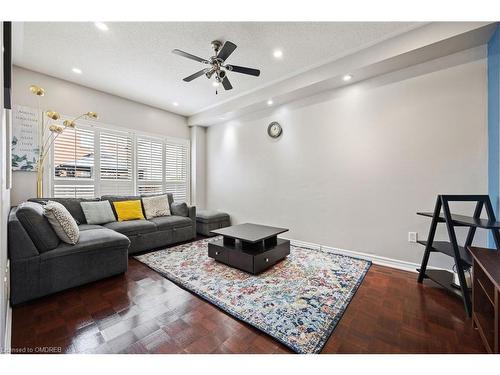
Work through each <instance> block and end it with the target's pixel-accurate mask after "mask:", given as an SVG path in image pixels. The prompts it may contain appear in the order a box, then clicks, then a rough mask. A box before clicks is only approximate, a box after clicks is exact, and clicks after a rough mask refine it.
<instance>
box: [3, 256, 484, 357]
mask: <svg viewBox="0 0 500 375" xmlns="http://www.w3.org/2000/svg"><path fill="white" fill-rule="evenodd" d="M416 278H417V275H416V274H413V273H409V272H404V271H398V270H394V269H391V268H386V267H381V266H375V265H374V266H372V267H371V269H370V270H369V272H368V274H367V275H366V277H365V280H364V281H363V283H362V285H361V286H360V288H359V290H358V292H357V293H356V295H355V296H354V298H353V300H352V302H351V304H350V305H349V307H348V308H347V310H346V312H345V314H344V316H343V317H342V319H341V320H340V323H339V324H338V326H337V328H336V329H335V331H334V332H333V334H332V335H331V337H330V339H329V341H328V342H327V344H326V345H325V347H324V349H323V353H483V352H484V348H483V346H482V343H481V340H480V337H479V334H478V333H477V332H476V331H475V330H474V329H473V327H472V321H471V320H470V319H468V318H466V315H465V312H464V309H463V306H462V302H461V300H460V299H459V298H457V297H456V296H453V295H450V294H448V293H447V292H446V291H444V290H442V289H440V288H438V287H435V286H433V285H431V284H430V283H429V284H425V285H420V284H417V282H416ZM12 348H13V352H21V353H23V352H32V353H37V352H44V353H47V352H56V353H58V352H62V353H290V350H289V349H287V348H286V347H284V346H283V345H281V344H280V343H278V342H277V341H275V340H274V339H272V338H271V337H269V336H267V335H266V334H264V333H261V332H260V331H258V330H256V329H254V328H252V327H250V326H248V325H246V324H245V323H242V322H240V321H238V320H236V319H234V318H232V317H231V316H229V315H228V314H226V313H224V312H223V311H221V310H219V309H218V308H216V307H214V306H213V305H211V304H209V303H207V302H205V301H204V300H202V299H200V298H199V297H197V296H195V295H193V294H191V293H190V292H188V291H186V290H184V289H182V288H180V287H178V286H177V285H175V284H173V283H172V282H170V281H169V280H167V279H165V278H163V277H162V276H160V275H159V274H157V273H156V272H154V271H152V270H151V269H149V268H148V267H146V266H144V265H143V264H141V263H140V262H138V261H136V260H135V259H132V258H130V259H129V270H128V271H127V273H126V274H125V275H121V276H116V277H112V278H108V279H105V280H102V281H98V282H94V283H92V284H89V285H85V286H82V287H78V288H74V289H71V290H68V291H64V292H61V293H58V294H55V295H53V296H49V297H45V298H41V299H39V300H37V301H34V302H31V303H27V304H24V305H21V306H17V307H14V308H13V327H12Z"/></svg>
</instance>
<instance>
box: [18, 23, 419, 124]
mask: <svg viewBox="0 0 500 375" xmlns="http://www.w3.org/2000/svg"><path fill="white" fill-rule="evenodd" d="M107 25H108V27H109V30H108V31H106V32H103V31H100V30H98V29H97V28H96V27H95V26H94V24H93V23H91V22H90V23H75V22H72V23H68V22H64V23H56V22H36V23H34V22H25V23H18V24H15V25H14V63H15V64H16V65H19V66H21V67H25V68H28V69H32V70H35V71H38V72H42V73H45V74H48V75H51V76H54V77H58V78H62V79H66V80H68V81H72V82H76V83H79V84H82V85H85V86H88V87H91V88H94V89H97V90H101V91H105V92H108V93H111V94H115V95H119V96H122V97H125V98H128V99H132V100H135V101H138V102H141V103H145V104H149V105H152V106H155V107H158V108H163V109H166V110H169V111H172V112H176V113H179V114H182V115H186V116H188V115H192V114H194V113H198V112H200V111H203V110H204V109H207V108H209V107H212V106H214V105H217V104H218V103H220V102H222V101H227V100H229V99H231V98H234V97H236V96H239V95H242V94H244V93H248V92H250V91H254V90H258V89H259V88H261V87H263V86H265V85H267V84H269V83H271V82H276V81H279V80H281V79H284V78H287V77H290V76H292V75H294V74H298V73H300V72H302V71H304V70H307V69H308V68H311V67H313V66H317V65H319V64H322V63H326V62H328V61H331V60H333V59H336V58H339V57H341V56H344V55H346V54H348V53H352V52H354V51H356V50H359V49H361V48H364V47H367V46H369V45H372V44H374V43H377V42H380V41H382V40H385V39H387V38H389V37H392V36H395V35H398V34H401V33H403V32H406V31H409V30H411V29H413V28H415V27H418V26H420V24H418V23H401V22H382V23H381V22H375V23H370V22H354V23H352V22H350V23H339V22H331V23H325V22H317V23H309V22H269V23H261V22H248V23H245V22H238V23H223V22H162V23H149V22H128V23H126V22H109V23H107ZM213 39H219V40H221V41H225V40H231V41H232V42H234V43H235V44H236V45H237V46H238V48H237V49H236V51H235V52H234V53H233V54H232V55H231V56H230V57H229V59H228V60H227V62H228V63H232V64H235V65H243V66H248V67H254V68H258V69H260V70H261V75H260V77H252V76H246V75H242V74H237V73H231V72H230V73H229V78H230V80H231V83H232V84H233V87H234V89H233V90H231V91H227V92H225V91H224V90H221V89H219V94H218V95H216V94H215V88H214V87H213V86H212V85H211V83H210V82H209V81H208V80H207V79H206V78H205V77H200V78H198V79H196V80H194V81H192V82H191V83H185V82H183V81H182V78H184V77H186V76H188V75H190V74H192V73H194V72H196V71H197V70H200V69H202V68H203V64H201V63H197V62H196V61H192V60H188V59H185V58H182V57H180V56H177V55H174V54H172V53H171V51H172V49H174V48H178V49H182V50H184V51H187V52H189V53H192V54H194V55H198V56H200V57H204V58H207V57H209V56H210V55H211V48H210V41H211V40H213ZM277 48H278V49H281V50H282V51H283V58H282V59H280V60H277V59H275V58H274V57H273V50H275V49H277ZM73 67H78V68H80V69H81V70H82V71H83V74H81V75H78V74H75V73H73V72H72V68H73ZM174 102H177V103H178V104H179V105H178V106H177V107H176V106H174V105H173V103H174Z"/></svg>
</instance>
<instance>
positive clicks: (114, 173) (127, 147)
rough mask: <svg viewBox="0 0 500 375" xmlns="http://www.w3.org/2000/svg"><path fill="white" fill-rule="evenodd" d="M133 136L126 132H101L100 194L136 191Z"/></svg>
mask: <svg viewBox="0 0 500 375" xmlns="http://www.w3.org/2000/svg"><path fill="white" fill-rule="evenodd" d="M132 164H133V159H132V137H131V136H130V135H129V134H126V133H119V132H109V131H101V132H100V134H99V168H100V185H99V187H100V194H101V195H106V194H117V195H130V194H133V193H134V181H133V174H132Z"/></svg>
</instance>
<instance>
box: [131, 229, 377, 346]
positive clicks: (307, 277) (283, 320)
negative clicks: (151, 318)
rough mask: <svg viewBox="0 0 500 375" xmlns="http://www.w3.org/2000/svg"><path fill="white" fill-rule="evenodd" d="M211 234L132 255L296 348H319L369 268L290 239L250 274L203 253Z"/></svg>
mask: <svg viewBox="0 0 500 375" xmlns="http://www.w3.org/2000/svg"><path fill="white" fill-rule="evenodd" d="M217 239H218V237H214V238H211V239H204V240H200V241H196V242H191V243H188V244H185V245H180V246H176V247H173V248H170V249H166V250H159V251H155V252H152V253H149V254H145V255H140V256H136V257H135V258H136V259H137V260H139V261H140V262H142V263H144V264H146V265H147V266H149V267H150V268H152V269H153V270H155V271H157V272H159V273H161V274H162V275H163V276H165V277H166V278H168V279H170V280H172V281H173V282H175V283H177V284H179V285H180V286H182V287H184V288H186V289H188V290H190V291H192V292H194V293H196V294H198V295H199V296H201V297H202V298H204V299H206V300H207V301H209V302H211V303H213V304H214V305H216V306H218V307H219V308H221V309H223V310H224V311H226V312H228V313H229V314H231V315H233V316H235V317H236V318H238V319H240V320H242V321H244V322H246V323H248V324H250V325H252V326H254V327H256V328H258V329H260V330H261V331H263V332H265V333H267V334H268V335H270V336H272V337H274V338H275V339H277V340H278V341H280V342H282V343H283V344H284V345H286V346H288V347H289V348H291V349H292V350H294V351H295V352H297V353H319V352H320V351H321V349H322V348H323V346H324V345H325V343H326V341H327V340H328V338H329V337H330V335H331V333H332V332H333V330H334V329H335V326H336V325H337V323H338V322H339V320H340V318H341V317H342V314H343V313H344V311H345V309H346V308H347V305H348V304H349V302H350V301H351V299H352V297H353V296H354V293H355V292H356V290H357V288H358V287H359V285H360V284H361V282H362V281H363V278H364V276H365V274H366V272H367V271H368V269H369V268H370V262H368V261H365V260H362V259H356V258H351V257H347V256H343V255H336V254H332V253H329V252H325V251H321V250H315V249H308V248H303V247H298V246H293V245H292V246H291V248H290V255H289V256H288V257H287V258H286V259H285V260H283V261H282V262H280V263H278V264H276V265H275V266H274V267H272V268H270V269H269V270H267V271H265V272H263V273H261V274H259V275H257V276H254V275H250V274H247V273H245V272H243V271H239V270H237V269H234V268H232V267H229V266H226V265H223V264H221V263H217V262H216V261H214V260H213V259H211V258H209V257H208V255H207V249H208V242H210V241H215V240H217Z"/></svg>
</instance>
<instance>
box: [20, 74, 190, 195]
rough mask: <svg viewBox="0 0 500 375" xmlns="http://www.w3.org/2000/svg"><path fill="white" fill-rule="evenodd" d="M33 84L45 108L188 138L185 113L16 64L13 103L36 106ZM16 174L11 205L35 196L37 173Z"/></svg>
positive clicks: (145, 130) (129, 127)
mask: <svg viewBox="0 0 500 375" xmlns="http://www.w3.org/2000/svg"><path fill="white" fill-rule="evenodd" d="M124 79H126V78H124ZM32 84H35V85H38V86H41V87H43V88H44V89H45V96H44V97H43V98H42V106H43V108H46V109H53V110H57V111H58V112H60V113H61V114H65V115H69V116H73V115H75V116H76V115H79V114H81V113H84V112H87V111H94V112H98V113H99V121H101V122H102V123H104V124H109V125H114V126H122V127H124V128H128V129H133V130H140V131H143V132H149V133H156V134H161V135H167V136H171V137H178V138H186V139H187V138H189V128H188V127H187V120H186V118H185V117H183V116H180V115H176V114H174V113H171V112H167V111H164V110H161V109H158V108H154V107H150V106H147V105H144V104H140V103H137V102H133V101H130V100H127V99H123V98H120V97H118V96H114V95H110V94H107V93H104V92H101V91H97V90H93V89H90V88H87V87H84V86H80V85H77V84H74V83H71V82H68V81H64V80H60V79H57V78H54V77H50V76H47V75H44V74H40V73H37V72H33V71H31V70H26V69H23V68H20V67H17V66H16V67H14V70H13V105H26V106H31V107H36V101H35V97H34V96H33V95H32V94H31V93H30V91H29V86H30V85H32ZM13 174H14V177H13V188H12V197H11V198H12V204H17V203H19V202H21V201H23V200H26V199H28V198H30V197H34V196H36V176H35V175H36V174H35V173H34V172H17V171H16V172H14V173H13Z"/></svg>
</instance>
